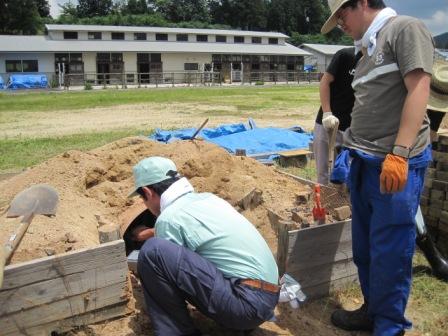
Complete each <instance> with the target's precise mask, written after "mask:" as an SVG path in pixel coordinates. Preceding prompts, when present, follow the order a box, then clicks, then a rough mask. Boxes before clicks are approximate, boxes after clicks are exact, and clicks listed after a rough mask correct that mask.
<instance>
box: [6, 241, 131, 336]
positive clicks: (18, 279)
mask: <svg viewBox="0 0 448 336" xmlns="http://www.w3.org/2000/svg"><path fill="white" fill-rule="evenodd" d="M127 274H128V266H127V259H126V253H125V246H124V241H123V240H117V241H113V242H110V243H105V244H102V245H99V246H97V247H94V248H88V249H83V250H78V251H74V252H69V253H64V254H61V255H56V256H51V257H45V258H41V259H36V260H32V261H29V262H24V263H20V264H14V265H10V266H7V267H6V268H5V273H4V282H3V287H2V288H1V290H0V325H1V326H2V327H1V334H2V335H4V336H9V335H50V334H52V333H53V332H57V333H60V332H63V331H67V330H70V329H72V328H73V327H74V326H79V325H85V324H91V323H95V322H99V321H103V320H106V319H109V318H113V317H117V316H122V315H125V314H127V313H129V312H130V309H128V307H127V304H128V301H129V298H130V295H131V293H130V290H129V286H128V279H127Z"/></svg>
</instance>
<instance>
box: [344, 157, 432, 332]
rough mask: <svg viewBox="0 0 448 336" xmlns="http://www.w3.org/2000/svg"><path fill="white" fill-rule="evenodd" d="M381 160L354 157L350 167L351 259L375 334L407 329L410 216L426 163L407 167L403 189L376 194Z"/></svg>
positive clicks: (411, 250) (412, 217)
mask: <svg viewBox="0 0 448 336" xmlns="http://www.w3.org/2000/svg"><path fill="white" fill-rule="evenodd" d="M381 162H382V160H381V159H377V160H375V159H371V158H369V159H366V158H361V157H359V156H358V157H355V158H354V159H353V161H352V164H351V168H350V183H351V201H352V235H353V259H354V262H355V264H356V266H357V267H358V274H359V280H360V283H361V289H362V292H363V295H364V299H365V301H366V302H368V312H369V314H370V315H371V317H372V318H373V319H374V322H375V328H374V335H375V336H392V335H396V334H397V333H398V332H400V331H401V330H403V329H407V328H410V327H411V323H410V322H409V321H408V320H407V319H406V318H405V316H404V313H405V309H406V304H407V301H408V297H409V292H410V287H411V282H412V256H413V254H414V249H415V214H416V211H417V207H418V203H419V199H420V193H421V190H422V187H423V179H424V173H425V167H418V168H414V167H412V166H411V167H410V168H409V172H408V180H407V184H406V187H405V189H404V190H403V191H401V192H398V193H394V194H381V193H380V190H379V176H380V173H381Z"/></svg>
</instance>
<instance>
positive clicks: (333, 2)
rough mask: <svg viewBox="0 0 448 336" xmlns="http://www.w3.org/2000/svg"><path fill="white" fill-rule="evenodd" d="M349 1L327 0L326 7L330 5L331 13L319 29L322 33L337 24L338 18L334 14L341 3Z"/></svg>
mask: <svg viewBox="0 0 448 336" xmlns="http://www.w3.org/2000/svg"><path fill="white" fill-rule="evenodd" d="M349 1H350V0H328V7H330V11H331V15H330V17H329V18H328V20H327V21H326V22H325V23H324V25H323V26H322V28H321V30H320V32H321V33H322V34H326V33H328V32H330V31H331V30H332V29H333V28H334V27H336V26H337V24H338V19H337V18H336V15H335V14H336V12H337V11H338V10H339V8H341V6H342V5H343V4H345V3H346V2H349Z"/></svg>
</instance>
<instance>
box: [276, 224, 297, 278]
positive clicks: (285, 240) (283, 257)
mask: <svg viewBox="0 0 448 336" xmlns="http://www.w3.org/2000/svg"><path fill="white" fill-rule="evenodd" d="M292 225H294V224H293V223H292V222H288V221H283V220H279V222H278V227H277V228H278V230H277V237H278V243H277V266H278V273H279V275H280V276H282V275H283V274H284V273H285V271H286V268H287V259H288V250H289V246H288V244H289V229H290V228H291V226H292Z"/></svg>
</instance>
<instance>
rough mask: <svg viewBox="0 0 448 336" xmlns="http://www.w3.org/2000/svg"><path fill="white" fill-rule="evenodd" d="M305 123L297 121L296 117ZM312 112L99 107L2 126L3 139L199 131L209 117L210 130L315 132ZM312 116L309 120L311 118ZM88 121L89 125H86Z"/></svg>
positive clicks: (21, 115)
mask: <svg viewBox="0 0 448 336" xmlns="http://www.w3.org/2000/svg"><path fill="white" fill-rule="evenodd" d="M298 114H300V115H304V116H306V119H301V120H298V119H297V115H298ZM314 114H315V111H314V110H313V109H302V110H300V109H297V108H294V109H285V108H283V109H282V110H281V112H280V111H278V110H275V109H269V110H263V112H262V113H261V112H254V113H249V112H248V113H246V114H245V115H244V117H240V116H239V115H241V112H239V111H237V110H236V108H233V107H230V108H229V107H228V106H225V105H210V104H191V103H173V104H131V105H118V106H112V107H98V108H89V109H82V110H65V111H59V112H54V111H52V112H32V113H30V112H17V113H15V114H14V116H13V117H11V118H10V119H8V120H3V121H2V123H0V138H15V137H39V138H41V137H46V136H58V135H59V136H61V135H68V134H76V133H86V132H94V131H97V130H101V132H105V131H108V130H113V129H120V128H124V127H128V128H130V127H132V128H138V129H145V128H147V129H154V128H161V129H172V128H182V127H195V126H196V125H197V126H196V127H199V125H200V124H201V123H202V122H203V121H204V119H205V118H207V117H210V121H209V122H208V124H207V127H214V126H218V125H221V124H224V123H237V122H246V121H247V119H248V118H249V117H252V118H254V119H255V121H256V123H257V125H259V126H262V127H265V126H272V125H275V126H277V127H291V126H295V125H298V124H299V125H300V126H302V127H303V128H304V129H307V130H312V128H313V125H314ZM308 116H309V117H308ZM86 120H88V121H89V122H88V123H86Z"/></svg>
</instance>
